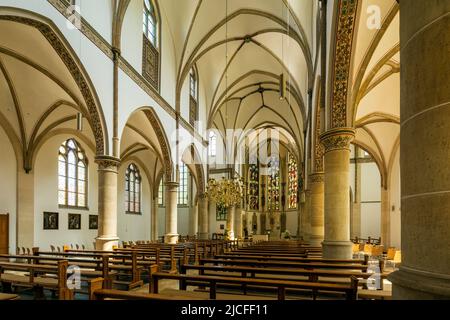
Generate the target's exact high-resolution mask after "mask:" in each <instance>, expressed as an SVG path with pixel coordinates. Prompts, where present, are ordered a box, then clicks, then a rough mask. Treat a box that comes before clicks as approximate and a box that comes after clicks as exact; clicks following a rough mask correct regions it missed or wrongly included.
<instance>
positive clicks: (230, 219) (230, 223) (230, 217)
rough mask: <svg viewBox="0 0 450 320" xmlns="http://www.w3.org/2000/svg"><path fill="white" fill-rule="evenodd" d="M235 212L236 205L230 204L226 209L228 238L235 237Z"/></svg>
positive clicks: (232, 238)
mask: <svg viewBox="0 0 450 320" xmlns="http://www.w3.org/2000/svg"><path fill="white" fill-rule="evenodd" d="M235 214H236V207H235V206H230V207H228V209H227V231H228V236H229V238H230V240H234V239H235V230H234V219H235Z"/></svg>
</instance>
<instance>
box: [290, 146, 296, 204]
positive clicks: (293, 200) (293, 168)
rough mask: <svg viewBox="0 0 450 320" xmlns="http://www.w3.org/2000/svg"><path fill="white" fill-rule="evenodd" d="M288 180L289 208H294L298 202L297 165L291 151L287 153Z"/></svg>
mask: <svg viewBox="0 0 450 320" xmlns="http://www.w3.org/2000/svg"><path fill="white" fill-rule="evenodd" d="M288 181H289V185H288V190H289V209H296V208H297V202H298V199H297V195H298V167H297V161H296V160H295V157H294V156H293V155H292V154H291V153H289V155H288Z"/></svg>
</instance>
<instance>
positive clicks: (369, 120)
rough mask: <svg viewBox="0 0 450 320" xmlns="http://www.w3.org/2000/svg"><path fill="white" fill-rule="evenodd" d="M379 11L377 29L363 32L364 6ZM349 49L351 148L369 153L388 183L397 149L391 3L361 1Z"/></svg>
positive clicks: (395, 16)
mask: <svg viewBox="0 0 450 320" xmlns="http://www.w3.org/2000/svg"><path fill="white" fill-rule="evenodd" d="M371 5H377V6H378V8H379V9H380V10H381V11H380V12H381V28H380V29H376V28H375V29H370V28H369V27H368V24H367V22H368V19H369V18H370V16H369V15H367V12H372V11H371V10H368V9H370V8H369V6H371ZM359 12H360V17H359V20H358V21H359V25H357V33H356V39H355V44H354V49H353V50H354V52H353V61H352V69H351V70H352V72H353V73H352V82H351V83H350V84H349V86H350V88H349V92H351V96H350V97H351V98H350V103H349V114H350V115H351V116H352V119H353V124H354V126H355V127H356V129H357V131H356V139H355V143H356V144H358V145H360V146H361V147H363V148H364V149H366V151H368V152H370V153H371V154H372V156H373V157H374V158H375V159H376V161H377V164H378V167H379V168H380V172H381V176H382V178H383V184H384V185H386V182H388V176H389V173H390V171H391V168H392V165H393V162H394V159H395V158H396V154H397V152H398V150H399V145H400V45H399V43H400V32H399V28H400V22H399V5H398V3H397V1H396V0H376V1H373V0H362V2H361V8H360V10H359Z"/></svg>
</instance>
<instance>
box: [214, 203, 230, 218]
mask: <svg viewBox="0 0 450 320" xmlns="http://www.w3.org/2000/svg"><path fill="white" fill-rule="evenodd" d="M227 214H228V212H227V208H226V207H224V206H223V205H222V204H217V206H216V220H217V221H226V220H227Z"/></svg>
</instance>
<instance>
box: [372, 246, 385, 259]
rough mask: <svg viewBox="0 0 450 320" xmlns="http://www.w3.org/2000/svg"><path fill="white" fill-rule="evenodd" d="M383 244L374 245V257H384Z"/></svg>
mask: <svg viewBox="0 0 450 320" xmlns="http://www.w3.org/2000/svg"><path fill="white" fill-rule="evenodd" d="M383 250H384V247H383V246H374V247H372V257H382V256H383Z"/></svg>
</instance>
